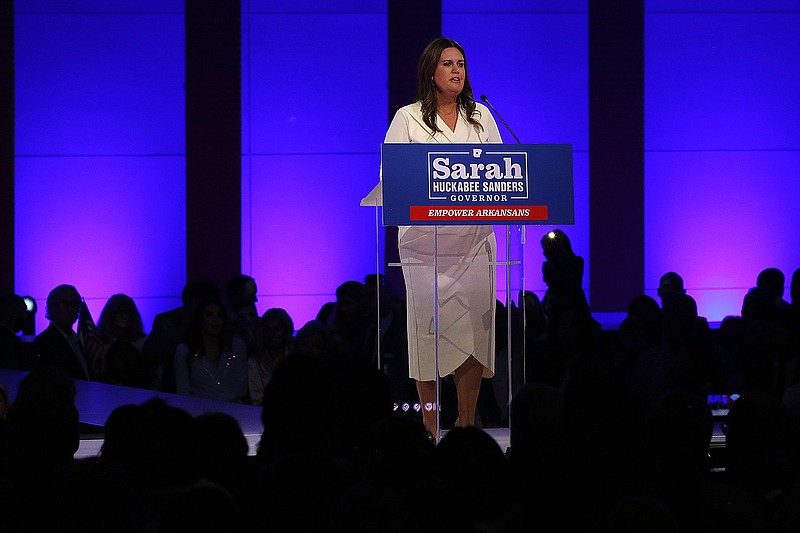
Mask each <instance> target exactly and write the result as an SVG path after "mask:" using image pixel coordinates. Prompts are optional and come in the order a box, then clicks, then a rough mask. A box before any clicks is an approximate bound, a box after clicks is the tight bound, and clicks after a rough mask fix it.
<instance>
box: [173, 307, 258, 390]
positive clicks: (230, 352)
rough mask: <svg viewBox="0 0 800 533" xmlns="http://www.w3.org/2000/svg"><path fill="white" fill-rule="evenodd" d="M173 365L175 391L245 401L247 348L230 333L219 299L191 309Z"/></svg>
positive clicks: (226, 315) (225, 313)
mask: <svg viewBox="0 0 800 533" xmlns="http://www.w3.org/2000/svg"><path fill="white" fill-rule="evenodd" d="M174 367H175V390H176V392H177V393H178V394H186V395H189V396H197V397H199V398H207V399H211V400H222V401H226V402H245V401H247V397H248V380H247V348H246V347H245V344H244V342H243V341H242V340H241V339H239V338H238V337H234V336H233V335H232V334H231V331H230V325H229V323H228V314H227V312H226V311H225V308H224V307H223V305H222V303H221V302H220V301H219V300H207V301H204V302H200V303H198V305H197V306H196V307H195V308H194V309H193V311H192V314H191V315H190V317H189V322H188V324H187V326H186V330H185V333H184V336H183V341H182V342H181V343H180V344H178V347H177V348H176V349H175V364H174Z"/></svg>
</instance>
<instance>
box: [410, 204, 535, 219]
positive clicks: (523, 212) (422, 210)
mask: <svg viewBox="0 0 800 533" xmlns="http://www.w3.org/2000/svg"><path fill="white" fill-rule="evenodd" d="M409 211H410V218H411V220H422V221H425V220H430V221H436V220H447V221H454V220H463V221H464V222H470V221H477V220H538V221H543V220H547V206H546V205H522V206H484V205H480V206H459V207H441V206H424V205H412V206H410V207H409Z"/></svg>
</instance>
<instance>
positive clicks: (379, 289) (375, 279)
mask: <svg viewBox="0 0 800 533" xmlns="http://www.w3.org/2000/svg"><path fill="white" fill-rule="evenodd" d="M364 299H365V302H366V307H367V308H370V309H371V310H370V312H369V313H368V316H367V319H368V321H369V325H370V339H369V341H368V342H369V345H370V347H372V349H373V351H374V350H376V349H377V346H378V345H379V346H380V363H379V366H380V368H381V369H382V370H383V371H384V373H385V374H386V375H387V376H389V381H390V382H391V386H392V392H391V394H392V398H393V399H394V401H395V402H397V403H399V404H402V403H411V404H413V403H414V402H415V401H417V389H416V384H415V383H414V380H413V379H411V378H410V377H408V375H409V374H408V335H407V333H406V308H405V302H404V301H403V300H402V299H401V298H399V297H398V296H396V295H395V294H394V292H393V290H392V285H391V282H390V281H389V278H387V277H386V276H384V275H382V274H368V275H367V276H366V277H365V278H364ZM372 305H374V306H375V307H370V306H372ZM376 332H379V333H380V337H377V333H376ZM373 345H374V347H373ZM372 357H374V353H373V354H372V355H371V358H372Z"/></svg>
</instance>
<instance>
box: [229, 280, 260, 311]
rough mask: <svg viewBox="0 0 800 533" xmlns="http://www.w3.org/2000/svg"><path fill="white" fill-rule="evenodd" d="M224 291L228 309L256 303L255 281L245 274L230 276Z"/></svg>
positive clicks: (256, 289)
mask: <svg viewBox="0 0 800 533" xmlns="http://www.w3.org/2000/svg"><path fill="white" fill-rule="evenodd" d="M225 290H226V294H227V297H228V307H229V308H233V307H238V306H239V305H241V304H255V303H256V302H257V301H258V286H257V285H256V280H255V279H254V278H253V277H251V276H248V275H247V274H236V275H235V276H232V277H231V278H230V279H228V282H227V283H226V285H225Z"/></svg>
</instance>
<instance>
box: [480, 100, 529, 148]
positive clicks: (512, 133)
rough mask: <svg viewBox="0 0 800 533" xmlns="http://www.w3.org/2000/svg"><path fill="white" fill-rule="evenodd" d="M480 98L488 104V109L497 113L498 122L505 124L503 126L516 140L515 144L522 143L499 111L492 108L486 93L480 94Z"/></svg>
mask: <svg viewBox="0 0 800 533" xmlns="http://www.w3.org/2000/svg"><path fill="white" fill-rule="evenodd" d="M481 100H483V102H484V103H485V104H486V105H487V106H489V109H491V110H492V111H493V112H494V114H495V115H497V118H499V119H500V122H502V123H503V126H505V127H506V129H507V130H508V131H509V133H511V136H512V137H514V139H516V141H517V144H522V143H521V142H520V140H519V137H517V136H516V135H514V132H513V130H512V129H511V128H510V127H509V126H508V123H507V122H506V121H505V120H503V117H501V116H500V113H498V112H497V109H495V108H494V106H493V105H492V104H491V103H490V102H489V99H488V98H486V95H485V94H482V95H481Z"/></svg>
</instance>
